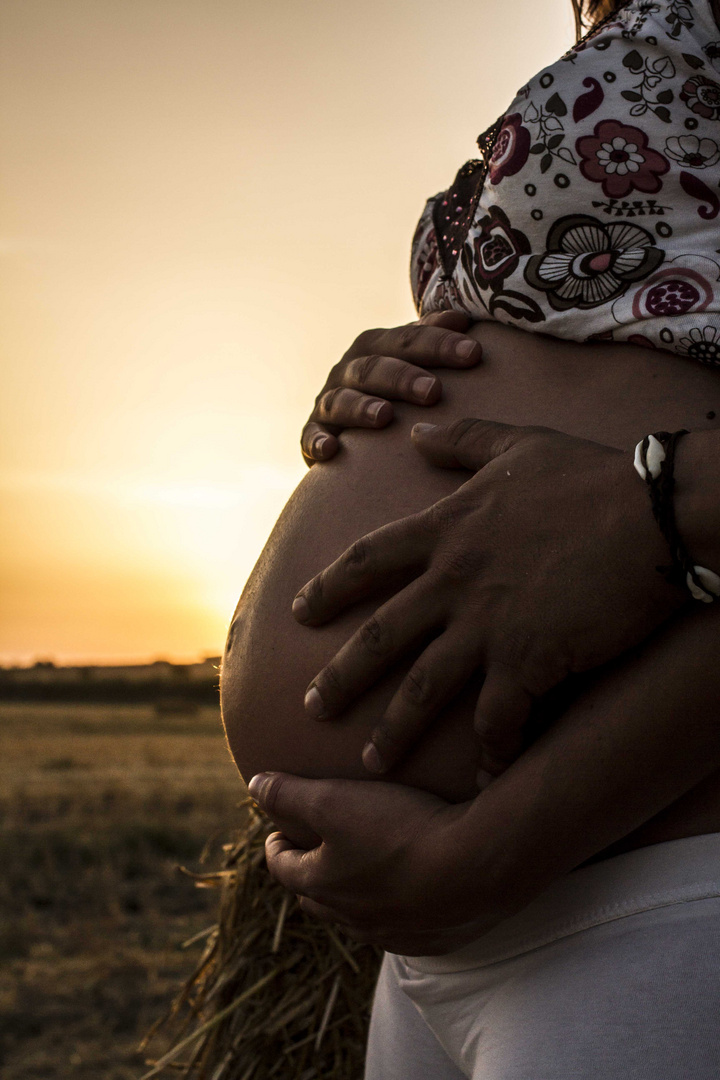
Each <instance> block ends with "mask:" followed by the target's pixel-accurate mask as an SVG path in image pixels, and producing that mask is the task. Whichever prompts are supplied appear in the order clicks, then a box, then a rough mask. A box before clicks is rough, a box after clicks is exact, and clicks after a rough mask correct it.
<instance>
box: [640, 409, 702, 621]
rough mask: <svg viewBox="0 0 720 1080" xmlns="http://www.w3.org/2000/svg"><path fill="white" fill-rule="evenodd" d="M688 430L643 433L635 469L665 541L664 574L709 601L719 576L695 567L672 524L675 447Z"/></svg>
mask: <svg viewBox="0 0 720 1080" xmlns="http://www.w3.org/2000/svg"><path fill="white" fill-rule="evenodd" d="M687 434H688V432H687V429H686V428H682V429H681V430H680V431H674V432H672V434H671V433H670V432H668V431H656V432H655V434H654V435H646V436H645V438H644V439H641V440H640V442H639V443H638V444H637V446H636V447H635V462H634V464H635V469H636V471H637V473H638V474H639V476H640V477H641V478H642V479H643V480H644V481H645V483H646V484H647V485H648V487H649V489H650V501H651V502H652V509H653V514H654V515H655V520H656V521H657V523H658V525H659V526H660V530H661V532H662V534H663V536H664V537H665V539H666V540H667V542H668V545H669V547H670V554H671V556H672V561H673V566H672V568H671V570H670V572H669V573H667V574H666V576H667V578H668V580H669V581H671V582H673V583H676V584H679V585H681V586H682V585H686V586H687V588H688V589H689V590H690V594H691V595H692V596H693V598H694V599H695V600H701V601H702V602H703V603H704V604H711V603H712V601H713V600H715V598H716V597H718V596H720V577H719V576H718V575H717V574H715V573H713V571H712V570H708V569H706V567H704V566H696V565H695V563H693V561H692V559H691V558H690V556H689V555H688V553H687V550H686V548H685V545H684V544H683V542H682V540H681V539H680V536H679V534H678V530H677V525H676V523H675V504H674V502H673V495H674V490H675V476H674V468H675V447H676V446H677V444H678V442H679V441H680V439H681V438H682V436H683V435H687Z"/></svg>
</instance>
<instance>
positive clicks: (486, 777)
mask: <svg viewBox="0 0 720 1080" xmlns="http://www.w3.org/2000/svg"><path fill="white" fill-rule="evenodd" d="M494 779H495V777H494V776H493V775H492V773H489V772H485V770H484V769H478V771H477V773H476V774H475V783H476V784H477V789H478V791H484V790H485V788H486V787H487V786H488V784H491V783H492V782H493V780H494Z"/></svg>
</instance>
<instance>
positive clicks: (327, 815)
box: [248, 772, 342, 848]
mask: <svg viewBox="0 0 720 1080" xmlns="http://www.w3.org/2000/svg"><path fill="white" fill-rule="evenodd" d="M341 783H342V782H341V781H337V780H307V779H305V778H304V777H302V776H292V775H290V773H281V772H266V773H258V774H257V776H253V778H252V780H251V781H250V783H249V784H248V791H249V793H250V795H251V796H252V797H253V799H255V802H256V803H257V804H258V806H259V807H260V809H261V810H264V811H265V813H266V814H267V815H268V817H270V818H272V820H273V821H274V822H275V824H276V825H277V826H278V828H279V829H280V830H281V831H282V832H283V833H284V834H285V835H286V836H288V837H289V838H290V839H291V840H293V841H294V842H295V843H296V844H297V845H298V846H299V847H304V848H310V847H317V845H318V844H319V843H321V841H322V840H323V839H324V838H325V834H326V832H327V830H328V827H329V825H330V820H331V818H332V817H333V814H334V813H337V810H333V807H334V806H335V805H336V803H338V802H341V801H342V799H341V795H340V793H339V792H338V790H337V789H338V787H339V786H340V785H341Z"/></svg>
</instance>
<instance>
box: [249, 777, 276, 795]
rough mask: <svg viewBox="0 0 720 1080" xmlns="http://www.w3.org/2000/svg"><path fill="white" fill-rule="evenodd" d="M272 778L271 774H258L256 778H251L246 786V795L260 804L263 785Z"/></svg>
mask: <svg viewBox="0 0 720 1080" xmlns="http://www.w3.org/2000/svg"><path fill="white" fill-rule="evenodd" d="M271 776H272V773H264V772H259V773H257V775H256V776H253V778H252V780H251V781H250V783H249V784H248V793H249V794H250V795H251V796H252V798H253V799H254V800H255V802H260V798H261V796H262V793H263V788H264V787H265V784H266V783H267V781H268V780H269V779H270V777H271Z"/></svg>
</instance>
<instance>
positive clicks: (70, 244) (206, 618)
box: [0, 0, 572, 663]
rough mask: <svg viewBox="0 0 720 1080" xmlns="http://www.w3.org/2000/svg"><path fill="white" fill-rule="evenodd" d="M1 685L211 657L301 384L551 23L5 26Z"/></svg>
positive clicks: (14, 1)
mask: <svg viewBox="0 0 720 1080" xmlns="http://www.w3.org/2000/svg"><path fill="white" fill-rule="evenodd" d="M2 24H3V25H2V35H1V36H2V40H1V42H0V101H1V102H2V104H0V145H2V147H3V156H4V170H3V173H4V175H3V178H2V180H1V181H0V189H1V190H2V204H3V207H2V211H1V218H0V298H1V299H0V306H1V309H2V317H1V318H0V348H1V349H2V357H3V368H4V379H3V382H4V393H3V401H2V405H1V406H0V408H1V409H2V442H1V446H2V450H1V453H2V458H1V459H0V488H1V489H2V499H3V508H4V513H3V526H2V529H1V530H0V564H1V575H2V580H1V582H0V589H1V595H2V603H1V605H0V662H2V663H17V662H28V661H30V660H32V659H34V658H36V657H38V656H52V657H55V658H56V659H59V660H61V661H66V662H72V661H79V660H93V659H94V660H117V661H121V660H130V659H136V658H144V657H153V656H158V655H163V656H170V657H174V658H191V657H194V656H196V655H197V654H199V653H203V652H206V653H217V652H219V651H220V650H221V648H222V643H223V638H224V634H225V628H226V625H227V622H228V619H229V617H230V614H231V612H232V609H233V606H234V603H235V601H236V599H237V596H238V594H239V592H240V589H241V588H242V585H243V583H244V581H245V579H246V578H247V575H248V573H249V572H250V570H251V568H252V565H253V563H254V562H255V559H256V558H257V555H258V553H259V551H260V549H261V548H262V545H263V543H264V541H265V538H266V537H267V534H268V532H269V531H270V528H271V527H272V523H273V521H274V519H275V517H276V516H277V514H278V513H279V511H280V509H281V508H282V505H283V503H284V502H285V500H286V499H287V497H288V495H289V494H290V492H291V491H292V489H293V487H294V486H295V485H296V483H297V482H298V480H299V479H300V478H301V477H302V475H303V472H304V466H303V465H302V463H301V461H300V457H299V453H298V449H297V440H298V436H299V432H300V428H301V426H302V423H303V421H304V419H305V417H306V416H307V413H308V411H309V408H310V405H311V402H312V400H313V398H314V396H315V394H316V393H317V391H318V389H319V388H320V386H321V385H322V383H323V381H324V378H325V374H326V372H327V370H328V369H329V367H330V366H331V365H332V364H333V363H334V362H335V361H336V360H337V359H338V358H339V357H340V356H341V355H342V353H343V352H344V350H345V349H346V348H347V346H348V345H349V344H350V342H351V341H352V339H353V338H354V337H355V336H356V334H357V333H358V332H359V331H360V330H362V329H364V328H366V327H368V326H371V325H395V324H398V323H401V322H406V321H409V320H410V319H412V318H413V317H414V312H413V308H412V304H411V300H410V295H409V287H408V283H407V259H408V249H409V244H410V239H411V237H412V232H413V228H414V225H415V221H416V219H417V217H418V215H419V212H420V210H421V209H422V205H423V202H424V200H425V198H426V197H427V196H428V195H429V194H432V193H434V192H435V191H437V190H439V189H440V188H442V187H444V186H447V184H448V183H449V182H450V181H451V179H452V177H453V176H454V173H455V171H456V169H457V168H458V166H459V165H460V164H461V163H462V162H463V161H464V160H466V159H467V158H468V157H471V156H473V150H474V140H475V137H476V135H477V133H478V132H479V131H481V130H483V129H484V128H485V127H487V126H488V125H489V124H491V123H492V122H493V121H494V119H495V118H496V117H497V116H498V115H499V114H500V113H501V112H502V110H503V108H504V107H505V105H506V104H507V102H508V101H509V100H510V99H511V98H512V96H513V95H514V94H515V91H516V90H517V88H518V86H520V85H521V84H522V83H523V82H524V81H525V80H526V79H527V78H528V77H529V76H530V75H532V74H533V73H534V72H535V71H536V70H537V69H538V68H539V67H541V66H543V65H544V64H546V63H549V62H551V61H552V60H553V59H554V58H555V57H556V56H557V55H558V54H559V53H560V52H561V51H562V50H563V49H564V48H566V47H567V46H568V44H569V43H570V41H571V36H572V24H571V18H570V10H569V0H545V2H543V3H539V2H537V3H536V2H535V0H513V2H512V3H511V4H508V3H507V2H503V0H474V2H472V3H471V2H469V0H446V2H444V3H442V4H437V3H430V2H429V0H416V2H415V3H409V2H407V0H400V2H390V0H368V2H366V3H364V4H361V5H358V4H349V3H347V2H343V0H265V2H264V3H259V2H257V3H253V4H250V3H248V2H246V0H202V2H201V0H123V2H122V3H118V2H117V0H63V2H62V3H58V2H57V0H5V3H4V5H3V17H2Z"/></svg>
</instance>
